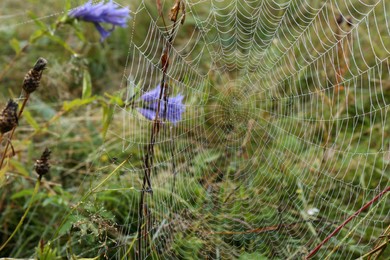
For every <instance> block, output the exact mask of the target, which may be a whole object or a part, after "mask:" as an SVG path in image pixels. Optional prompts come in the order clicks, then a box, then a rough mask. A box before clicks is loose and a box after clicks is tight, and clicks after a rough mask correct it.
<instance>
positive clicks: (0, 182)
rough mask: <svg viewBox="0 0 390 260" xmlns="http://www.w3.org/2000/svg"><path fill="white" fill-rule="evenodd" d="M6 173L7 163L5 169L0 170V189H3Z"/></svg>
mask: <svg viewBox="0 0 390 260" xmlns="http://www.w3.org/2000/svg"><path fill="white" fill-rule="evenodd" d="M7 171H8V163H6V164H5V167H4V168H3V169H0V188H2V187H3V185H4V183H5V179H6V178H5V174H6V173H7Z"/></svg>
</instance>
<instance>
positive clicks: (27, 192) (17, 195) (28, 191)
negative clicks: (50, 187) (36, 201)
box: [11, 189, 34, 200]
mask: <svg viewBox="0 0 390 260" xmlns="http://www.w3.org/2000/svg"><path fill="white" fill-rule="evenodd" d="M33 193H34V189H24V190H21V191H19V192H17V193H15V194H13V195H12V196H11V200H16V199H19V198H23V197H31V195H32V194H33Z"/></svg>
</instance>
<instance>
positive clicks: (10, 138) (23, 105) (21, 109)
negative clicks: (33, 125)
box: [0, 93, 30, 169]
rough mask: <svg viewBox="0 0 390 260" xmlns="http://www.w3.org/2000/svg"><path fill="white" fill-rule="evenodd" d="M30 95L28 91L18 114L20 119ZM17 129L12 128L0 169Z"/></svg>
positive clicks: (0, 162)
mask: <svg viewBox="0 0 390 260" xmlns="http://www.w3.org/2000/svg"><path fill="white" fill-rule="evenodd" d="M29 97H30V94H28V93H27V94H26V97H25V98H24V100H23V104H22V107H21V108H20V111H19V114H18V119H20V117H21V116H22V114H23V110H24V108H25V106H26V104H27V101H28V99H29ZM15 129H16V126H15V127H14V128H13V129H12V131H11V134H10V135H9V138H8V142H7V144H6V146H5V149H4V152H3V155H2V157H1V161H0V169H1V168H2V167H3V163H4V159H5V157H6V156H7V151H8V148H9V146H10V144H11V140H12V137H13V136H14V133H15Z"/></svg>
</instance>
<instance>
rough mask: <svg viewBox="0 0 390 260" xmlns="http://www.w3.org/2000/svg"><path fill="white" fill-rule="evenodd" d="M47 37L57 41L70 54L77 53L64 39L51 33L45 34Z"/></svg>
mask: <svg viewBox="0 0 390 260" xmlns="http://www.w3.org/2000/svg"><path fill="white" fill-rule="evenodd" d="M47 37H48V38H49V39H50V40H52V41H53V42H56V43H58V44H59V45H61V46H62V47H64V49H65V50H68V51H69V52H70V53H72V54H77V53H76V52H75V51H74V50H73V49H72V48H71V47H70V46H69V45H68V44H67V43H66V42H65V41H63V40H62V38H61V37H59V36H57V35H53V34H47Z"/></svg>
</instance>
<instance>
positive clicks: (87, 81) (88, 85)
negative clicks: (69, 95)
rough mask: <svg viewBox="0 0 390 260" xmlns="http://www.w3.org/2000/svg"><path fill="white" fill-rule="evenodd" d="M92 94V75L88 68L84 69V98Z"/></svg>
mask: <svg viewBox="0 0 390 260" xmlns="http://www.w3.org/2000/svg"><path fill="white" fill-rule="evenodd" d="M91 95H92V82H91V75H90V74H89V71H88V69H84V73H83V94H82V99H86V98H89V97H91Z"/></svg>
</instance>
